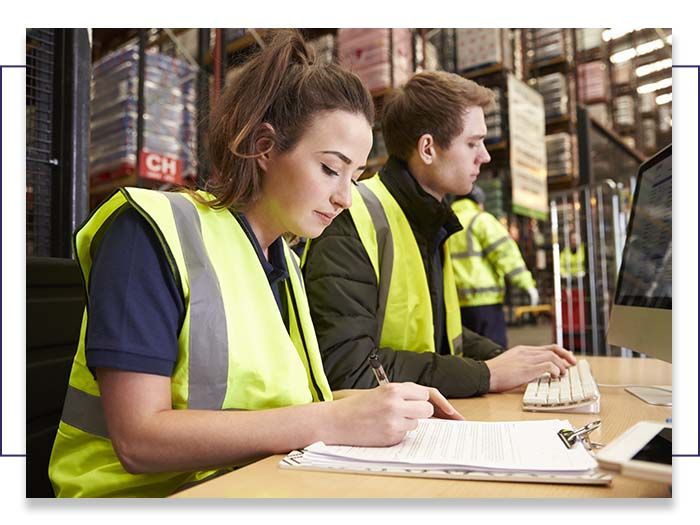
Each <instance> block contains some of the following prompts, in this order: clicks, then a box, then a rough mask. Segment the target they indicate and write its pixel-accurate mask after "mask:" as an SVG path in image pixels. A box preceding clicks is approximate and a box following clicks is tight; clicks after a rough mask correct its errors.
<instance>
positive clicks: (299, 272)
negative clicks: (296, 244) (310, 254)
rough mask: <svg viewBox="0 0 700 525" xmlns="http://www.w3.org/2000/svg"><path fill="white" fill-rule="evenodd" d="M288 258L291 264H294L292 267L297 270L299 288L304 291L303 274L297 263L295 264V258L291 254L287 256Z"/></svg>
mask: <svg viewBox="0 0 700 525" xmlns="http://www.w3.org/2000/svg"><path fill="white" fill-rule="evenodd" d="M289 259H290V260H291V261H292V266H294V269H295V270H296V272H297V277H299V283H300V284H301V289H302V290H304V291H305V292H306V287H305V286H304V276H303V275H302V274H301V268H299V265H298V264H297V260H296V259H295V258H294V256H293V255H291V254H290V256H289ZM290 278H291V275H290Z"/></svg>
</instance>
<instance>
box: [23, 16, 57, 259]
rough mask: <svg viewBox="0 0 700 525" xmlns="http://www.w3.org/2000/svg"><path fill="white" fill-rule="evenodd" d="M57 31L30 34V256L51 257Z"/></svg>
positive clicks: (28, 38) (28, 107)
mask: <svg viewBox="0 0 700 525" xmlns="http://www.w3.org/2000/svg"><path fill="white" fill-rule="evenodd" d="M54 32H55V31H54V30H52V29H28V30H27V126H26V129H27V153H26V155H27V158H26V162H27V183H26V185H27V186H26V188H27V189H26V197H27V255H38V256H49V255H50V254H51V193H52V192H51V189H52V188H51V185H52V181H51V173H52V165H53V164H55V163H56V161H55V160H54V159H53V157H52V136H53V89H52V88H53V77H54V47H55V44H54Z"/></svg>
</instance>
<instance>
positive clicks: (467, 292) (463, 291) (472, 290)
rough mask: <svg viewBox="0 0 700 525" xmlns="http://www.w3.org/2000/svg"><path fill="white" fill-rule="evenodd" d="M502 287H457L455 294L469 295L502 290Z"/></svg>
mask: <svg viewBox="0 0 700 525" xmlns="http://www.w3.org/2000/svg"><path fill="white" fill-rule="evenodd" d="M502 291H504V290H503V288H501V287H500V286H484V287H482V288H459V287H457V294H458V295H459V296H460V297H468V296H470V295H476V294H478V293H486V292H502Z"/></svg>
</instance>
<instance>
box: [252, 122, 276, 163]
mask: <svg viewBox="0 0 700 525" xmlns="http://www.w3.org/2000/svg"><path fill="white" fill-rule="evenodd" d="M274 147H275V128H273V127H272V125H270V124H268V123H267V122H263V123H262V124H260V126H259V127H258V129H257V130H256V132H255V160H256V162H257V164H258V167H259V168H260V169H261V170H262V171H263V172H265V171H267V169H268V165H269V162H270V157H271V155H272V153H273V150H274Z"/></svg>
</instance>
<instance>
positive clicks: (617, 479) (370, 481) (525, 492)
mask: <svg viewBox="0 0 700 525" xmlns="http://www.w3.org/2000/svg"><path fill="white" fill-rule="evenodd" d="M586 359H587V360H588V362H589V363H590V364H591V368H592V370H593V375H594V377H595V378H596V380H597V381H598V382H599V383H604V384H645V385H670V384H671V383H672V381H671V365H670V364H668V363H664V362H662V361H658V360H655V359H626V358H620V357H587V358H586ZM600 390H601V395H602V400H601V411H600V414H543V413H531V412H523V411H522V410H521V409H520V403H521V399H522V392H523V388H519V389H517V390H513V391H511V392H509V393H505V394H489V395H486V396H483V397H478V398H472V399H458V400H454V401H453V403H454V405H455V406H456V408H457V409H458V410H460V411H461V413H462V414H463V415H464V417H465V418H466V419H470V420H477V421H507V420H520V419H556V418H561V419H569V420H570V421H571V423H572V424H573V425H574V426H575V427H579V426H583V425H584V424H585V423H587V422H589V421H591V420H593V419H601V420H602V421H603V424H602V425H601V427H600V428H599V429H598V430H596V431H595V433H594V434H593V435H592V437H593V440H594V441H598V442H602V443H609V442H610V441H611V440H612V439H613V438H615V437H616V436H618V435H619V434H621V433H622V432H623V431H625V430H626V429H627V428H629V427H630V426H631V425H633V424H634V423H636V422H637V421H641V420H645V419H647V420H656V421H664V420H665V419H666V418H668V417H671V408H670V407H657V406H652V405H647V404H646V403H644V402H643V401H641V400H639V399H637V398H636V397H634V396H632V395H631V394H628V393H627V392H625V391H624V389H623V388H608V387H601V389H600ZM282 457H283V456H271V457H269V458H266V459H263V460H261V461H258V462H256V463H253V464H252V465H249V466H247V467H244V468H242V469H240V470H237V471H235V472H231V473H230V474H226V475H224V476H221V477H220V478H217V479H214V480H212V481H209V482H206V483H203V484H201V485H198V486H196V487H193V488H191V489H189V490H186V491H183V492H181V493H179V494H176V495H175V496H174V497H179V498H411V499H415V498H584V497H594V498H645V497H670V493H669V490H668V487H667V486H666V485H664V484H662V483H654V482H648V481H642V480H635V479H630V478H624V477H622V476H617V475H615V476H614V479H613V483H612V485H611V486H609V487H594V486H575V485H540V484H535V483H503V482H495V481H453V480H436V479H417V478H395V477H388V476H368V475H363V474H339V473H333V472H328V473H321V472H302V471H290V470H282V469H280V468H278V466H277V464H278V463H279V461H280V460H281V459H282Z"/></svg>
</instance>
